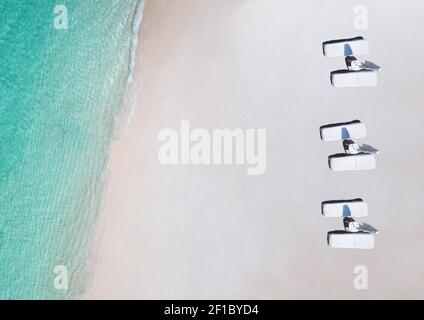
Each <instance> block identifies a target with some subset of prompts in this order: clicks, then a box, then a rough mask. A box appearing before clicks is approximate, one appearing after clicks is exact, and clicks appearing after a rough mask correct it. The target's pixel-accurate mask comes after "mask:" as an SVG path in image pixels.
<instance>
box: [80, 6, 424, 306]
mask: <svg viewBox="0 0 424 320" xmlns="http://www.w3.org/2000/svg"><path fill="white" fill-rule="evenodd" d="M415 3H416V6H417V7H419V3H418V2H415ZM354 5H356V3H355V2H354V1H350V2H349V3H348V4H346V3H343V4H341V3H340V2H338V1H336V0H327V1H325V2H323V3H311V2H310V1H306V0H300V1H299V2H296V3H289V2H286V1H281V2H278V1H255V0H253V1H244V0H235V1H231V3H230V2H229V1H228V0H216V1H198V0H179V1H178V2H177V1H165V0H163V1H154V0H151V1H149V0H146V3H145V4H144V12H143V19H142V22H141V25H140V29H139V33H138V36H137V39H138V44H137V51H136V52H137V55H136V60H135V65H134V72H133V75H134V76H133V79H132V81H131V83H130V84H129V87H128V94H127V95H126V96H125V106H124V108H123V109H122V110H123V111H122V112H121V114H120V117H119V120H118V121H117V126H116V128H118V129H117V130H116V133H115V139H114V141H113V142H112V144H111V147H110V158H109V162H108V167H107V174H106V176H105V182H104V189H103V195H102V200H101V201H102V202H101V206H100V210H99V214H98V217H97V221H96V225H95V231H94V235H93V245H92V247H91V251H90V262H89V268H90V273H89V278H90V280H89V282H88V283H87V290H86V292H85V293H84V294H83V298H85V299H284V298H285V299H300V298H301V299H371V298H376V297H378V298H381V299H392V298H396V297H399V296H400V294H399V293H402V295H401V297H402V298H407V297H419V296H422V295H423V290H422V288H421V287H420V286H419V281H417V279H418V280H420V279H422V275H421V272H420V271H421V270H422V268H423V267H424V259H418V258H416V257H415V256H411V255H410V254H408V251H407V250H405V247H407V248H410V250H413V251H414V252H418V251H419V250H420V247H419V243H420V241H419V240H420V239H422V236H421V233H420V230H419V228H417V227H415V228H414V226H419V224H418V222H420V221H422V220H421V219H422V218H421V216H422V215H421V213H420V208H419V205H416V204H419V199H420V194H419V190H420V189H421V190H422V183H421V182H420V181H424V180H422V179H421V180H420V179H417V175H418V174H421V173H422V171H419V170H417V167H416V166H415V164H418V163H420V159H422V157H423V153H422V152H417V150H416V145H418V144H419V141H413V140H412V139H410V138H411V137H406V136H405V134H403V132H405V131H404V130H405V128H404V127H402V126H401V125H400V123H401V122H402V121H403V122H404V123H411V125H410V127H409V128H414V130H416V131H414V132H415V133H416V135H415V136H414V137H418V136H419V133H420V132H421V131H419V129H417V128H419V127H420V126H419V120H420V117H419V116H416V117H410V116H409V115H408V114H407V113H405V112H400V111H399V108H398V102H399V101H403V102H404V103H405V104H408V106H409V109H410V110H413V111H414V112H415V113H416V114H418V115H421V114H422V111H421V110H422V108H421V106H420V103H419V102H420V99H417V98H416V96H414V95H409V94H408V90H409V89H410V88H409V87H407V84H405V83H404V82H402V79H400V78H399V77H390V76H388V75H389V74H390V73H393V72H395V73H397V74H402V72H403V70H404V69H403V66H402V65H401V64H398V63H396V61H395V60H396V58H395V57H396V56H399V55H401V54H402V51H401V48H402V46H408V47H409V46H411V50H413V51H416V50H421V47H420V45H419V44H418V43H417V42H413V43H410V42H409V40H410V39H411V38H408V37H400V35H402V30H401V29H399V30H394V31H393V34H390V35H388V34H387V33H385V32H384V30H385V28H386V24H385V23H384V19H381V18H379V19H381V20H377V19H376V20H373V21H374V25H373V28H372V29H370V30H366V31H364V32H360V33H361V34H362V35H363V36H364V37H366V38H367V39H369V41H370V43H372V54H371V55H370V59H371V60H373V61H374V60H375V61H377V62H379V63H381V65H382V66H383V67H384V71H382V73H381V79H380V80H381V81H380V83H379V85H378V86H377V87H376V88H372V89H363V90H349V91H347V90H337V89H335V88H332V87H331V85H330V83H329V82H328V74H329V71H331V70H333V69H334V68H337V66H338V63H340V61H337V60H331V59H325V58H324V57H323V56H322V46H321V45H322V42H323V41H325V40H329V39H336V38H341V37H353V36H356V35H357V34H358V30H354V29H353V27H352V21H351V18H352V13H351V11H352V10H351V7H352V8H353V7H354ZM370 9H372V10H377V7H376V5H375V4H370ZM384 10H385V11H384V12H382V11H381V10H380V11H379V16H380V17H386V16H388V15H389V16H390V15H391V16H393V17H398V16H400V14H403V15H404V16H408V15H411V16H413V15H412V14H411V12H412V11H410V9H407V8H399V7H397V6H394V5H393V6H389V5H388V6H385V7H384ZM399 10H400V11H401V12H400V13H399V12H398V11H399ZM370 12H371V10H370ZM334 17H338V18H337V19H334ZM299 21H304V22H305V23H299ZM323 21H328V23H322V22H323ZM416 23H418V21H417V22H416ZM414 30H419V28H415V29H414ZM393 36H396V37H399V41H400V42H401V45H399V46H396V47H395V46H393V41H392V37H393ZM299 44H301V45H299ZM386 47H389V48H391V49H392V50H393V54H391V55H390V56H388V55H387V54H386ZM411 58H412V59H416V60H414V61H416V63H418V60H419V56H418V55H416V56H413V57H411ZM390 68H392V69H390ZM304 70H307V72H308V76H305V73H304V72H303V71H304ZM411 72H412V74H411V77H412V82H413V83H416V84H421V83H422V77H421V76H420V74H419V72H418V71H411ZM414 81H415V82H414ZM392 88H403V89H402V90H403V91H399V92H397V91H396V90H391V89H392ZM417 88H418V86H417ZM305 93H307V94H305ZM128 119H130V120H129V121H126V120H128ZM353 119H360V120H361V121H363V122H364V123H366V125H367V128H369V141H370V143H373V144H374V143H375V145H376V146H377V147H379V149H380V150H382V152H381V155H379V158H378V163H377V168H376V170H374V171H372V172H361V173H359V174H358V173H356V174H355V173H341V174H334V173H333V172H330V170H329V169H328V166H327V162H326V160H327V157H328V155H329V154H332V153H334V151H335V150H336V148H337V147H336V146H335V145H333V144H322V141H320V139H319V132H318V129H319V127H320V126H321V125H325V124H328V123H336V122H341V121H349V120H353ZM181 121H189V122H190V125H191V127H192V128H204V129H211V128H212V129H214V128H256V129H262V128H265V129H266V130H267V133H268V135H267V136H268V139H269V140H268V142H269V144H268V151H267V152H268V155H269V157H267V172H266V174H264V175H262V176H256V177H252V176H247V175H246V173H245V170H244V169H245V168H241V167H237V166H209V167H207V166H194V165H193V166H178V165H177V166H166V165H161V164H160V163H159V162H158V159H157V152H158V148H159V146H160V144H159V143H158V140H157V134H158V132H159V131H160V130H162V129H164V128H173V129H175V128H178V126H179V124H180V123H181ZM382 123H384V124H387V123H388V124H391V125H382ZM395 126H398V127H395ZM394 127H395V129H396V130H397V131H396V132H400V133H402V135H399V136H395V135H394V134H393V128H394ZM387 137H390V138H391V139H387ZM402 138H403V139H402ZM406 138H408V139H406ZM405 141H407V142H406V143H405ZM394 144H402V146H403V148H404V149H405V151H404V152H403V153H401V154H400V153H395V152H392V151H391V150H393V147H392V146H393V145H394ZM311 154H312V155H313V158H314V161H311ZM293 155H294V156H295V157H294V156H293ZM411 157H413V159H411ZM407 161H408V163H413V164H414V165H413V166H410V167H407V168H405V167H402V166H399V163H403V162H405V163H406V162H407ZM418 177H420V175H419V176H418ZM346 181H349V183H346ZM392 181H396V182H397V183H396V184H393V183H391V182H392ZM381 186H384V187H381ZM399 190H407V192H408V193H407V194H402V197H405V198H406V197H407V198H408V201H404V203H398V204H397V205H396V206H393V205H392V204H391V203H389V202H388V201H387V199H395V198H397V197H398V196H399ZM353 197H361V198H364V200H365V201H368V202H369V204H370V215H369V219H367V222H369V223H370V224H372V225H376V226H379V227H381V235H379V238H378V239H377V242H376V247H375V249H374V250H373V251H372V252H358V251H340V250H331V249H330V248H328V246H327V243H326V235H327V232H328V231H329V230H333V229H335V228H341V226H340V223H339V221H335V220H329V219H323V218H322V216H321V212H320V208H319V204H320V203H321V202H322V201H323V200H328V199H343V198H353ZM400 211H407V212H408V219H409V220H408V221H407V222H406V223H404V224H399V223H398V222H399V220H396V219H391V218H394V217H396V215H397V214H398V212H400ZM389 218H390V219H389ZM410 239H414V241H413V243H411V241H410ZM393 256H396V257H397V259H396V261H393V259H392V257H393ZM405 263H409V264H410V265H411V267H410V268H403V266H404V264H405ZM357 264H363V265H366V266H367V267H368V268H369V270H370V279H371V277H372V285H370V288H369V290H366V291H357V290H355V289H354V288H353V287H352V270H353V268H354V266H355V265H357ZM311 266H313V272H311ZM383 267H384V268H383ZM379 270H384V271H383V272H379ZM323 284H325V285H323ZM370 284H371V281H370ZM406 290H407V291H406Z"/></svg>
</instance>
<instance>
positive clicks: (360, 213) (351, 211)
mask: <svg viewBox="0 0 424 320" xmlns="http://www.w3.org/2000/svg"><path fill="white" fill-rule="evenodd" d="M321 211H322V215H323V216H324V217H328V218H335V217H366V216H367V215H368V204H367V203H366V202H364V201H363V200H362V199H353V200H331V201H324V202H323V203H322V204H321Z"/></svg>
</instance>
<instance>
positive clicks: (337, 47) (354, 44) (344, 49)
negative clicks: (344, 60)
mask: <svg viewBox="0 0 424 320" xmlns="http://www.w3.org/2000/svg"><path fill="white" fill-rule="evenodd" d="M322 49H323V53H324V55H325V56H326V57H342V56H360V55H365V54H368V52H369V44H368V41H367V40H365V39H364V38H362V37H356V38H351V39H340V40H331V41H326V42H324V43H323V44H322Z"/></svg>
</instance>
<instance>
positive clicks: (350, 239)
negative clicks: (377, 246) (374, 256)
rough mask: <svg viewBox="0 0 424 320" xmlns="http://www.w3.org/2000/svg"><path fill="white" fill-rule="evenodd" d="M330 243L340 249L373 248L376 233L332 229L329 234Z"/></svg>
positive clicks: (332, 246)
mask: <svg viewBox="0 0 424 320" xmlns="http://www.w3.org/2000/svg"><path fill="white" fill-rule="evenodd" d="M327 241H328V245H329V246H330V247H331V248H340V249H372V248H374V235H373V234H371V233H367V232H348V231H330V232H329V233H328V234H327Z"/></svg>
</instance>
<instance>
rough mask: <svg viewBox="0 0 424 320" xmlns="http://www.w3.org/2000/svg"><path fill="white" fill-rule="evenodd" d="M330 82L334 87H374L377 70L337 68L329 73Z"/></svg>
mask: <svg viewBox="0 0 424 320" xmlns="http://www.w3.org/2000/svg"><path fill="white" fill-rule="evenodd" d="M330 78H331V84H332V85H333V86H334V87H336V88H354V87H375V86H376V85H377V81H378V80H377V79H378V77H377V72H376V71H370V70H359V71H351V70H337V71H333V72H331V74H330Z"/></svg>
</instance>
